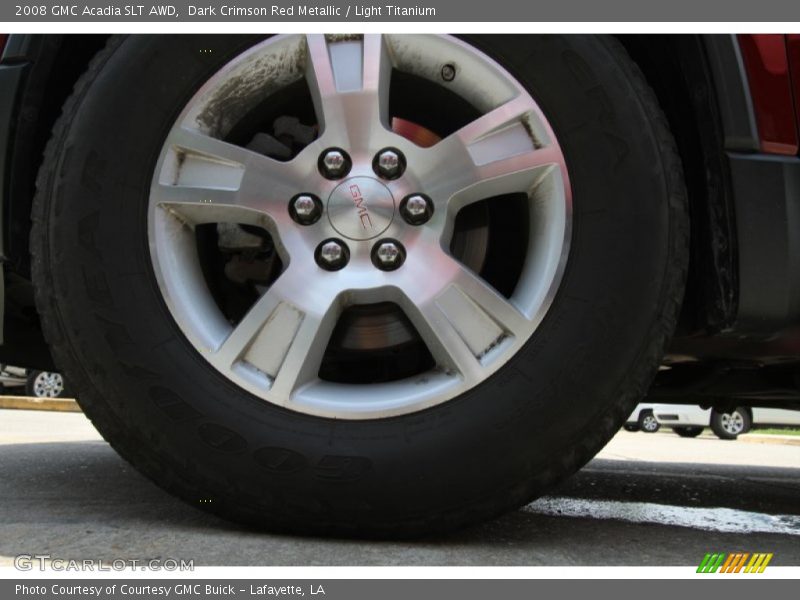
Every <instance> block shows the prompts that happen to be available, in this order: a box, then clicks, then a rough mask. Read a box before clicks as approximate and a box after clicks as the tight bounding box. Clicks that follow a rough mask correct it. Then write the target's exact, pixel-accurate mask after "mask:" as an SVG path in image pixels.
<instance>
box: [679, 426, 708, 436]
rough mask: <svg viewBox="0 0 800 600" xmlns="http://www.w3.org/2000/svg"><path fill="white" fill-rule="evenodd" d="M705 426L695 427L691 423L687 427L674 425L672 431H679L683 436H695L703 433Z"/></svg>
mask: <svg viewBox="0 0 800 600" xmlns="http://www.w3.org/2000/svg"><path fill="white" fill-rule="evenodd" d="M703 429H704V427H693V426H691V425H688V426H685V427H673V428H672V431H674V432H675V433H677V434H678V435H679V436H681V437H682V438H695V437H697V436H698V435H700V434H701V433H703Z"/></svg>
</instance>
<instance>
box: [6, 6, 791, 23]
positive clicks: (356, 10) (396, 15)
mask: <svg viewBox="0 0 800 600" xmlns="http://www.w3.org/2000/svg"><path fill="white" fill-rule="evenodd" d="M0 21H3V22H12V23H13V22H33V23H37V22H40V23H44V22H65V23H70V22H90V23H91V22H159V21H160V22H174V23H180V22H232V23H233V22H248V21H249V22H258V23H280V22H315V21H333V22H370V21H374V22H425V21H431V22H504V21H513V22H542V21H563V22H582V21H586V22H617V21H619V22H636V21H648V22H670V21H675V22H693V21H695V22H728V23H730V22H791V21H800V2H797V0H759V1H758V2H753V0H670V1H669V2H663V1H662V0H558V1H557V2H552V1H549V0H527V1H521V0H491V1H490V2H487V1H485V0H481V1H479V0H385V1H382V0H378V1H376V2H370V1H369V0H367V1H363V0H362V1H361V2H356V3H349V2H348V1H347V0H321V1H319V2H302V1H300V2H292V1H291V0H271V1H269V0H268V1H267V2H263V1H259V0H211V1H206V2H204V1H202V0H191V1H189V2H187V1H186V0H167V1H166V2H164V3H153V2H142V0H138V1H137V0H129V1H128V2H124V3H123V2H120V1H114V0H86V1H83V2H71V1H70V0H38V1H37V0H30V1H29V0H12V1H11V2H9V3H6V2H3V3H1V4H0Z"/></svg>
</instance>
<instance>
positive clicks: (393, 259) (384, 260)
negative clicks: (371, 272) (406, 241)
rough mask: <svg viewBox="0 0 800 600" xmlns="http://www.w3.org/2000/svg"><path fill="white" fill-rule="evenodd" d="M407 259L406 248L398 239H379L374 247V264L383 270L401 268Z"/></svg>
mask: <svg viewBox="0 0 800 600" xmlns="http://www.w3.org/2000/svg"><path fill="white" fill-rule="evenodd" d="M405 260H406V249H405V248H403V244H401V243H400V242H398V241H397V240H391V239H384V240H379V241H378V242H376V243H375V245H374V246H373V247H372V264H373V265H375V266H376V267H378V268H379V269H380V270H381V271H394V270H395V269H399V268H400V266H401V265H402V264H403V262H405Z"/></svg>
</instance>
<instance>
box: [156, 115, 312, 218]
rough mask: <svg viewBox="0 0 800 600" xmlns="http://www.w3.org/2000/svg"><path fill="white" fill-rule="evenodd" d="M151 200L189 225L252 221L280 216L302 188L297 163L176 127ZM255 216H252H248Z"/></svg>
mask: <svg viewBox="0 0 800 600" xmlns="http://www.w3.org/2000/svg"><path fill="white" fill-rule="evenodd" d="M167 145H168V147H169V149H170V152H169V153H168V154H167V156H166V157H165V159H164V162H163V165H162V168H161V173H160V176H159V178H158V183H157V184H156V185H154V186H153V188H152V190H151V193H152V195H153V200H154V201H155V202H156V203H157V204H158V205H160V206H161V207H162V208H165V209H168V210H170V211H171V212H172V213H174V214H176V215H178V216H179V217H180V218H181V219H182V220H184V221H185V222H187V223H189V224H192V225H198V224H202V223H217V222H225V221H228V222H253V220H254V219H256V220H257V219H258V217H259V215H260V214H261V213H264V212H273V213H275V212H277V213H278V214H280V215H282V214H283V213H284V212H285V210H286V203H287V202H288V200H289V198H291V197H292V195H294V194H295V193H296V190H297V189H299V183H298V182H299V180H300V177H301V176H300V174H299V172H298V167H297V165H294V164H292V163H284V162H280V161H277V160H274V159H271V158H268V157H266V156H263V155H261V154H258V153H255V152H251V151H249V150H247V149H245V148H241V147H239V146H236V145H234V144H229V143H227V142H224V141H222V140H218V139H215V138H213V137H210V136H208V135H205V134H203V133H200V132H198V131H192V130H189V129H185V128H176V129H175V130H174V131H173V132H172V133H171V134H170V137H169V139H168V140H167ZM248 213H252V214H248Z"/></svg>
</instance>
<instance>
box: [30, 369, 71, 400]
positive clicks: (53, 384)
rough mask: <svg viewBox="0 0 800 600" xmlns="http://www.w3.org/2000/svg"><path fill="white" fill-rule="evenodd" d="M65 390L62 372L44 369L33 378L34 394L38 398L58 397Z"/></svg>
mask: <svg viewBox="0 0 800 600" xmlns="http://www.w3.org/2000/svg"><path fill="white" fill-rule="evenodd" d="M63 391H64V378H63V377H62V376H61V373H53V372H52V371H42V372H41V373H39V374H38V375H37V376H36V377H35V378H34V380H33V394H34V396H36V397H37V398H58V397H59V396H60V395H61V392H63Z"/></svg>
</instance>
